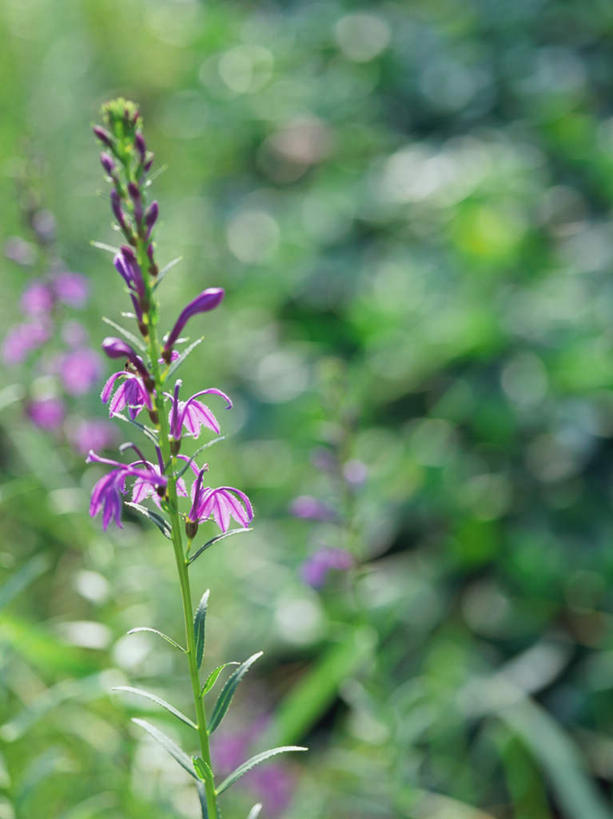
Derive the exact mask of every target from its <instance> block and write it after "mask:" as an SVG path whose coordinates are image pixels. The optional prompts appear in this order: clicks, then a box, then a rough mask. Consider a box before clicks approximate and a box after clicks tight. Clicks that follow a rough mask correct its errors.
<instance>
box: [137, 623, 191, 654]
mask: <svg viewBox="0 0 613 819" xmlns="http://www.w3.org/2000/svg"><path fill="white" fill-rule="evenodd" d="M139 631H149V632H151V634H157V636H158V637H161V638H162V640H166V642H167V643H170V645H171V646H174V647H175V648H178V649H179V651H182V652H183V653H184V654H185V649H184V648H183V646H182V645H179V643H177V641H176V640H173V639H172V637H169V636H168V635H167V634H164V632H163V631H158V630H157V629H156V628H150V627H149V626H137V627H136V628H131V629H130V631H129V632H128V634H136V633H137V632H139Z"/></svg>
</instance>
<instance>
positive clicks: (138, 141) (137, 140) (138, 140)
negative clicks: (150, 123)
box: [134, 133, 147, 162]
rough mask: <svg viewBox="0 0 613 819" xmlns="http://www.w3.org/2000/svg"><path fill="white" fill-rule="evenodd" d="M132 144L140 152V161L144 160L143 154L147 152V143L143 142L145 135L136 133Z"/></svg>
mask: <svg viewBox="0 0 613 819" xmlns="http://www.w3.org/2000/svg"><path fill="white" fill-rule="evenodd" d="M134 144H135V145H136V150H137V151H138V153H139V154H140V161H141V162H144V161H145V155H146V153H147V143H146V142H145V137H144V136H143V135H142V134H140V133H139V134H136V136H135V137H134Z"/></svg>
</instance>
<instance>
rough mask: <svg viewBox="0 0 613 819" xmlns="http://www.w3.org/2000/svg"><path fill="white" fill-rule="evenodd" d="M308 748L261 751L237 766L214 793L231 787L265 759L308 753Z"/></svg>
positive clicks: (292, 746)
mask: <svg viewBox="0 0 613 819" xmlns="http://www.w3.org/2000/svg"><path fill="white" fill-rule="evenodd" d="M308 750H309V749H308V748H304V747H302V746H301V745H281V746H280V747H279V748H271V749H270V750H269V751H262V753H261V754H256V755H255V756H252V757H251V759H248V760H247V761H246V762H243V764H242V765H239V766H238V768H236V770H234V771H232V773H231V774H230V776H228V777H227V778H226V779H224V781H223V782H222V783H221V785H220V786H219V787H218V788H217V790H216V793H217V794H220V793H223V792H224V791H225V790H227V789H228V788H229V787H230V785H233V784H234V783H235V782H236V780H237V779H240V778H241V776H243V774H246V773H247V772H248V771H250V770H251V769H252V768H254V767H255V766H256V765H260V764H261V763H262V762H266V760H267V759H270V758H271V757H273V756H277V755H278V754H287V753H290V752H292V751H308Z"/></svg>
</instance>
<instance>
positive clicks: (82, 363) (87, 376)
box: [60, 347, 102, 395]
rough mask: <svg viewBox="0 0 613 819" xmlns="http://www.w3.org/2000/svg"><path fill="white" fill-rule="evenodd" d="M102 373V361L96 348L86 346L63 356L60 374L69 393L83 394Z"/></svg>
mask: <svg viewBox="0 0 613 819" xmlns="http://www.w3.org/2000/svg"><path fill="white" fill-rule="evenodd" d="M101 375H102V361H101V360H100V356H99V355H98V353H97V352H95V350H92V349H90V348H89V347H84V348H83V349H82V350H74V351H73V352H70V353H67V354H66V355H64V356H62V358H61V363H60V376H61V378H62V383H63V385H64V389H65V390H66V392H67V393H68V394H69V395H83V394H84V393H86V392H89V390H90V389H91V388H92V387H93V386H94V384H95V383H96V382H97V381H98V380H99V378H100V376H101Z"/></svg>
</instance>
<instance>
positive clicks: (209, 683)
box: [200, 662, 240, 697]
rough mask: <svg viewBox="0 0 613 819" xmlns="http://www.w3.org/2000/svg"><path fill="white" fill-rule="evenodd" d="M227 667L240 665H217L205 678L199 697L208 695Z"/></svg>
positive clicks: (233, 663)
mask: <svg viewBox="0 0 613 819" xmlns="http://www.w3.org/2000/svg"><path fill="white" fill-rule="evenodd" d="M229 665H240V663H235V662H229V663H222V664H221V665H218V666H217V668H214V669H213V670H212V671H211V673H210V674H209V676H208V677H207V678H206V682H205V684H204V685H203V686H202V690H201V691H200V696H201V697H204V695H205V694H208V693H209V691H210V690H211V688H212V687H213V686H214V685H215V683H216V682H217V679H218V677H219V675H220V674H221V672H222V671H223V670H224V668H227V667H228V666H229Z"/></svg>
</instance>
